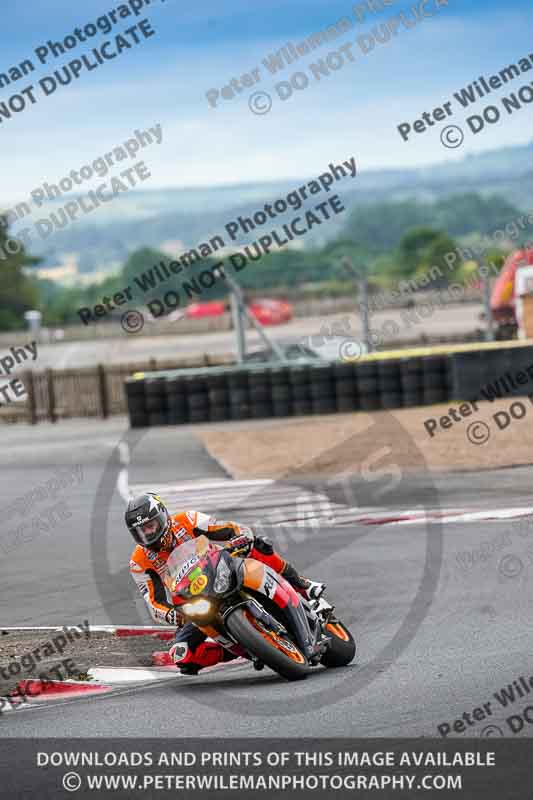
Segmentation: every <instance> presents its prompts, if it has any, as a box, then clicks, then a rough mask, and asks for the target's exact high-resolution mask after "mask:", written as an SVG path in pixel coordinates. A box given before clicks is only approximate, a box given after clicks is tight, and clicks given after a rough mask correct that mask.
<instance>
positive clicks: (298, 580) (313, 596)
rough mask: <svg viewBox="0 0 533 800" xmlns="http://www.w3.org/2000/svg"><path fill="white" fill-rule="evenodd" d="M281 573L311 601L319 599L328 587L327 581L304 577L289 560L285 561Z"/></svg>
mask: <svg viewBox="0 0 533 800" xmlns="http://www.w3.org/2000/svg"><path fill="white" fill-rule="evenodd" d="M281 575H282V576H283V577H284V578H285V580H286V581H288V583H290V585H291V586H292V587H293V588H294V589H296V591H297V592H298V593H299V594H301V595H302V597H305V599H306V600H309V601H310V602H313V601H315V600H318V599H319V598H320V597H321V595H322V594H323V593H324V591H325V589H326V584H325V583H319V582H318V581H312V580H310V578H304V577H303V575H300V574H299V573H298V572H297V571H296V569H295V568H294V567H293V565H292V564H289V562H288V561H286V562H285V566H284V567H283V569H282V570H281Z"/></svg>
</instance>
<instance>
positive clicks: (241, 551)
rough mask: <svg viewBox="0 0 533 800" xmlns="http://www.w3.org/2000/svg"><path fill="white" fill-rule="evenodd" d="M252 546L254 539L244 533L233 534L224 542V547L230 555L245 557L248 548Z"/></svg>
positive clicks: (248, 551) (248, 550)
mask: <svg viewBox="0 0 533 800" xmlns="http://www.w3.org/2000/svg"><path fill="white" fill-rule="evenodd" d="M253 546H254V541H253V539H251V538H250V537H249V536H247V535H246V534H245V535H243V536H235V537H234V538H233V539H230V540H229V541H228V542H226V543H225V545H224V547H225V549H226V550H228V551H229V553H230V554H231V555H232V556H240V557H241V558H246V556H247V555H248V554H249V553H250V550H251V549H252V547H253Z"/></svg>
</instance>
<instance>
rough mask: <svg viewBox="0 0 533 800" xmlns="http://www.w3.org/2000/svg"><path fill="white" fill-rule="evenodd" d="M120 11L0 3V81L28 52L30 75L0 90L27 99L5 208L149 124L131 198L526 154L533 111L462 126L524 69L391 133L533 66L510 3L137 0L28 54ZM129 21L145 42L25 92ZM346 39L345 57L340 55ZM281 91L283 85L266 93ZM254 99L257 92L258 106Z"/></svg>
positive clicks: (6, 147)
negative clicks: (291, 55)
mask: <svg viewBox="0 0 533 800" xmlns="http://www.w3.org/2000/svg"><path fill="white" fill-rule="evenodd" d="M126 1H127V0H126ZM131 1H133V2H137V3H138V4H139V5H140V4H141V2H142V0H131ZM146 1H147V0H144V2H145V3H146ZM385 1H386V2H387V3H388V5H387V6H386V5H385ZM369 3H370V0H369ZM438 3H441V5H440V6H437V4H438ZM120 5H121V3H120V2H116V3H113V0H91V3H90V4H88V5H87V7H86V8H87V10H85V9H82V7H81V6H79V5H77V4H72V3H71V2H70V1H69V2H67V0H48V2H47V3H46V4H42V3H41V2H40V0H26V2H25V3H24V4H17V5H15V4H10V5H9V7H8V8H6V9H4V12H3V26H2V27H3V31H2V35H3V47H2V56H1V59H0V73H6V72H8V70H9V68H10V67H13V66H15V65H17V64H19V63H20V62H22V61H23V60H24V59H28V58H29V59H31V60H32V62H33V63H34V65H35V66H36V69H35V71H34V72H32V73H31V74H30V75H28V76H26V77H22V78H21V79H20V80H17V81H14V82H13V83H11V85H10V86H5V87H4V88H2V89H0V107H1V104H2V103H3V102H5V103H7V102H8V101H9V99H10V98H11V96H12V95H14V94H18V93H19V92H20V90H21V89H23V88H25V87H26V86H29V85H32V86H34V87H35V88H34V96H35V97H36V98H37V99H36V102H35V103H34V104H31V103H30V102H29V101H28V102H27V105H26V108H25V109H24V110H23V111H21V112H19V113H13V114H12V117H11V118H10V119H2V121H1V122H0V137H2V139H3V142H2V143H3V147H2V183H3V190H4V191H3V204H4V205H9V204H11V203H13V202H14V201H20V200H22V199H24V198H26V197H27V196H28V194H29V193H30V192H31V191H32V190H33V189H35V188H36V187H37V186H40V185H41V184H42V183H43V182H44V181H49V182H51V183H53V182H57V181H59V180H60V179H61V178H62V177H63V176H65V175H68V174H69V172H70V170H72V169H79V168H80V167H81V166H82V165H83V164H87V163H91V162H92V161H94V159H95V158H98V157H99V156H102V155H103V154H104V153H105V152H108V151H109V150H110V149H112V148H114V147H116V146H117V145H119V144H121V143H122V142H124V141H125V140H126V139H128V138H129V137H131V136H132V132H133V131H134V130H136V129H141V130H142V129H147V128H149V127H153V126H155V125H157V124H161V126H162V130H163V140H162V142H161V144H160V145H155V144H154V145H152V146H151V147H149V148H146V150H145V151H144V152H143V154H142V157H143V159H144V160H145V163H146V165H147V167H148V169H149V172H150V178H149V180H147V181H146V182H144V183H143V184H142V187H140V188H143V189H159V188H169V187H180V186H184V187H187V186H217V185H227V184H235V183H244V182H249V181H250V182H251V181H263V180H273V179H289V178H292V177H301V176H312V175H315V174H318V173H321V172H323V171H324V169H326V168H327V165H328V164H329V163H330V162H332V161H333V162H338V161H343V160H345V159H349V158H350V157H351V156H354V157H355V158H356V160H357V162H358V165H359V170H362V169H364V170H367V171H369V170H372V169H379V168H384V167H398V168H405V167H413V166H419V165H426V164H433V163H440V162H443V161H446V160H455V159H460V158H464V157H465V156H466V155H468V154H469V153H478V152H482V151H485V150H490V149H494V148H496V147H501V146H507V145H510V144H525V143H527V142H528V141H529V139H530V138H531V137H530V134H529V133H528V131H529V130H530V126H531V120H532V115H533V106H527V105H526V106H524V107H523V108H522V109H521V110H520V112H519V113H516V114H513V115H512V116H510V115H509V114H507V113H505V114H502V117H501V119H500V121H499V122H498V123H497V124H494V125H489V124H487V125H486V126H485V128H484V130H483V131H481V132H480V133H479V134H477V135H474V134H473V133H472V132H471V131H470V130H469V128H468V126H467V124H466V122H465V120H466V118H467V117H468V116H470V115H471V114H474V113H476V114H479V113H480V111H481V110H482V109H483V108H484V106H486V105H489V104H492V103H498V104H499V99H500V97H502V96H505V95H507V94H508V93H509V92H511V91H513V90H514V91H516V90H518V88H520V87H521V86H523V85H525V84H529V83H531V81H532V80H533V70H532V72H531V73H527V74H524V75H523V76H521V77H520V78H519V79H517V81H515V82H514V83H513V86H512V87H511V86H508V87H504V88H503V89H502V90H499V91H494V92H493V93H492V94H491V96H490V97H489V98H486V99H485V100H480V101H479V102H478V103H477V104H476V107H475V108H472V109H470V110H465V109H462V108H460V107H459V106H458V104H457V102H453V116H451V117H450V118H449V119H447V120H446V121H445V122H442V123H440V124H435V125H434V126H432V127H430V128H428V129H427V130H426V131H424V132H423V133H420V134H416V133H414V132H412V133H411V135H410V138H409V140H408V141H407V142H404V141H403V140H402V138H401V137H400V135H399V133H398V130H397V126H398V125H400V124H402V123H409V124H411V126H413V125H414V122H415V120H417V119H419V118H421V115H422V113H423V112H424V111H427V112H432V111H433V109H435V108H437V107H440V106H442V105H443V103H445V102H446V101H450V100H451V99H452V98H453V94H454V92H457V91H458V90H460V89H461V88H462V87H464V86H467V85H468V84H469V83H471V81H472V80H474V79H476V78H477V77H478V76H480V75H485V76H490V75H492V74H494V73H497V72H499V71H500V70H501V69H502V68H504V67H505V66H507V65H508V64H511V63H516V62H518V61H519V60H520V59H521V58H523V57H525V56H527V55H528V54H529V53H531V54H532V59H533V40H532V37H531V36H530V31H531V24H530V21H529V20H530V17H531V11H530V10H529V9H528V5H527V3H526V2H525V1H523V0H517V1H516V2H514V1H512V2H510V3H505V4H504V3H497V2H495V1H494V0H448V2H447V3H446V0H425V5H423V4H422V2H421V0H374V2H373V5H374V8H379V7H380V6H381V10H380V11H379V12H377V13H370V12H369V11H368V8H366V9H365V5H366V3H365V0H362V1H361V2H356V3H352V2H344V1H343V0H328V2H327V3H326V2H324V0H285V2H282V0H254V3H253V4H252V3H251V1H250V0H225V2H224V3H220V2H215V1H214V0H198V2H196V3H180V2H177V0H150V3H149V4H148V5H145V7H144V8H143V9H142V11H141V12H140V13H139V15H138V16H133V15H132V16H130V17H128V18H124V19H119V20H118V24H117V25H115V26H114V27H113V30H112V31H111V32H110V33H108V34H103V33H99V34H98V35H97V36H94V37H93V38H90V39H88V40H87V41H86V42H85V43H78V45H77V46H76V47H75V48H74V49H72V50H70V51H67V52H66V54H65V55H63V56H59V57H58V58H53V57H52V56H49V58H48V60H47V62H46V63H45V64H40V63H39V61H38V59H37V57H36V55H35V50H36V48H38V47H39V46H44V45H46V42H47V41H48V40H49V39H50V40H53V41H59V42H62V41H63V40H64V39H65V37H66V36H68V35H69V34H71V33H72V32H73V31H74V29H75V28H76V27H81V28H83V26H85V25H86V24H88V23H95V21H96V20H97V19H98V18H99V17H101V16H103V15H106V14H108V13H109V12H110V11H111V10H113V9H118V7H119V6H120ZM370 5H372V3H370ZM422 5H423V7H424V9H425V10H426V11H427V12H428V13H431V14H432V15H433V16H427V17H423V18H421V19H419V21H418V22H417V24H415V25H414V27H412V28H410V29H408V28H406V27H404V26H403V25H400V27H399V29H398V32H397V35H396V36H394V37H392V38H391V39H390V41H388V42H383V43H380V42H379V41H376V32H377V33H378V35H379V31H380V30H381V27H380V26H382V25H383V24H386V23H388V21H390V20H391V19H392V18H393V17H394V16H395V15H399V14H400V12H403V13H404V14H405V15H406V16H407V17H408V19H410V20H412V19H413V18H414V17H413V12H412V11H410V9H412V8H413V7H415V8H419V9H421V8H422ZM528 11H529V14H528ZM343 18H344V19H348V20H350V21H351V23H352V27H351V29H350V30H348V31H346V32H345V33H343V34H342V35H340V36H339V37H338V38H336V39H334V40H331V41H329V42H326V43H325V44H323V45H322V46H321V47H319V48H317V49H315V50H313V51H312V52H310V53H309V54H308V55H302V56H301V57H300V58H299V59H298V61H297V62H295V63H293V64H292V65H288V66H285V68H284V69H283V70H282V71H280V72H278V73H277V74H275V75H273V74H270V72H269V70H268V69H267V67H266V66H265V65H264V64H263V59H266V58H267V57H268V55H269V54H271V53H273V52H275V51H276V50H277V49H278V48H280V47H282V46H283V45H285V44H286V43H287V42H293V43H296V42H301V41H302V40H304V39H305V38H306V37H308V36H310V35H312V34H315V33H317V32H319V31H321V30H323V29H325V28H327V27H328V26H331V25H335V24H336V23H337V22H338V21H339V20H340V19H343ZM143 19H147V20H148V21H149V25H150V27H151V29H153V31H154V32H155V33H154V35H153V36H151V37H150V38H147V39H144V37H143V36H142V33H140V32H139V30H138V28H136V31H137V34H136V35H137V36H140V37H141V44H138V45H135V46H133V47H131V48H130V49H125V50H124V52H122V53H121V54H120V55H119V56H118V57H117V58H115V59H113V60H106V61H104V63H103V64H102V65H101V66H99V67H98V68H97V69H94V70H92V71H87V70H85V69H83V70H82V72H81V74H80V77H79V78H78V79H77V80H76V81H73V82H72V83H70V84H69V85H68V86H62V85H59V86H58V88H57V90H56V91H55V92H54V93H53V94H51V95H50V96H44V94H43V91H42V89H40V87H39V86H38V82H39V81H40V80H41V79H42V78H43V77H45V76H53V75H54V70H58V69H61V68H62V67H63V66H64V65H65V64H68V62H69V61H72V60H73V59H75V58H79V57H80V55H82V54H84V53H85V54H89V53H90V52H91V50H92V48H93V47H100V46H101V45H102V44H103V42H104V41H106V40H109V41H110V42H111V44H110V45H109V48H111V49H112V50H113V51H114V49H115V47H116V45H115V36H116V34H119V33H120V34H122V35H126V34H124V33H123V32H124V30H125V29H126V28H128V27H130V26H131V25H135V24H137V26H138V24H139V22H140V21H141V20H143ZM376 29H377V31H376ZM131 36H132V35H128V39H129V41H132V39H131ZM359 37H364V39H363V40H360V39H359ZM372 40H373V41H374V47H373V49H372V50H371V51H370V52H366V53H365V52H363V50H362V47H363V45H362V44H361V41H362V42H364V43H365V47H366V48H369V43H370V41H372ZM349 43H351V46H350V48H346V49H345V50H344V51H339V47H341V46H343V45H348V44H349ZM109 48H108V51H107V52H109ZM339 53H340V55H339ZM348 53H350V54H351V56H352V58H353V61H350V60H349V58H348ZM330 54H332V55H331V58H330V64H333V65H334V66H336V67H337V68H334V66H333V67H332V66H330V67H329V74H328V75H326V76H324V75H322V77H320V80H317V78H316V77H315V76H314V74H313V73H312V71H311V65H312V64H313V63H314V64H316V63H317V62H319V61H320V60H321V59H324V60H325V59H327V57H328V56H329V55H330ZM331 59H333V60H331ZM93 60H94V57H93ZM339 65H340V66H339ZM254 69H257V70H259V80H258V81H257V82H256V83H255V85H254V86H253V87H251V88H246V87H243V91H242V92H241V93H238V94H236V95H235V96H234V97H233V98H232V99H224V98H223V97H222V96H221V95H219V97H218V98H217V104H216V107H212V106H210V104H209V102H208V100H207V98H206V93H207V92H208V91H209V90H218V92H221V91H222V89H223V87H224V86H225V85H227V84H228V83H229V81H231V79H232V78H237V79H240V77H241V76H242V75H243V74H245V73H251V71H252V70H254ZM326 69H328V68H327V63H326ZM298 72H299V73H300V78H299V80H300V81H302V80H306V79H307V81H308V85H307V86H306V88H305V89H300V90H298V89H294V88H293V89H292V94H291V96H290V97H289V98H288V99H284V100H282V99H281V97H280V92H283V91H285V92H287V86H290V84H289V83H288V82H289V81H290V79H291V77H292V76H293V75H294V73H298ZM317 74H318V75H320V73H317ZM302 75H303V76H304V77H302ZM296 80H298V78H297V79H296ZM281 81H283V82H285V83H284V86H283V87H281V88H280V87H278V88H276V84H279V83H280V82H281ZM225 91H226V92H227V91H228V90H227V89H226V90H225ZM255 92H262V93H265V92H266V93H268V95H270V98H271V103H272V107H271V110H270V111H269V112H268V113H261V114H258V113H252V111H251V110H250V107H249V102H251V101H250V95H252V94H253V93H255ZM284 96H285V95H284ZM15 102H17V101H15ZM266 102H267V100H266V96H265V95H264V94H262V95H261V96H259V97H257V98H256V103H257V107H256V108H257V109H258V110H264V108H265V104H266ZM500 107H501V105H500ZM448 124H454V125H458V126H460V127H461V128H462V129H463V131H464V135H465V139H464V142H463V144H462V146H461V147H459V148H457V149H448V148H445V147H443V145H442V143H441V139H440V132H441V129H442V128H443V127H444V126H445V125H448ZM454 136H455V134H454ZM127 166H130V164H128V165H127ZM97 183H101V180H98V181H97ZM88 185H89V184H88Z"/></svg>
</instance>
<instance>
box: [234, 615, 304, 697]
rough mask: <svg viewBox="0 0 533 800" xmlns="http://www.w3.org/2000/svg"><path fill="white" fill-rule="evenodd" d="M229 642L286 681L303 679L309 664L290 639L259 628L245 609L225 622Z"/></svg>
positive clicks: (260, 624) (262, 626) (260, 626)
mask: <svg viewBox="0 0 533 800" xmlns="http://www.w3.org/2000/svg"><path fill="white" fill-rule="evenodd" d="M226 627H227V629H228V631H229V632H230V633H231V635H232V636H233V638H234V639H235V640H236V641H237V642H239V644H241V645H242V646H243V647H244V649H245V650H247V652H248V653H250V655H252V656H257V658H258V659H259V660H260V661H262V662H263V663H264V664H266V665H267V667H270V669H272V670H274V672H277V673H278V675H281V676H282V678H286V679H287V680H288V681H300V680H302V679H303V678H305V677H306V675H307V672H308V669H309V664H308V661H307V659H306V657H305V656H304V654H303V653H302V652H301V651H300V650H299V649H298V647H296V645H295V644H294V642H292V641H291V640H290V639H288V638H286V637H284V636H280V635H279V634H277V633H274V631H272V630H270V629H269V628H267V627H266V625H263V624H262V623H261V622H260V621H259V620H258V619H256V618H255V617H254V615H253V614H252V612H251V611H250V610H249V609H248V608H242V607H240V608H237V609H235V611H234V612H233V613H232V614H230V616H229V617H228V618H227V619H226Z"/></svg>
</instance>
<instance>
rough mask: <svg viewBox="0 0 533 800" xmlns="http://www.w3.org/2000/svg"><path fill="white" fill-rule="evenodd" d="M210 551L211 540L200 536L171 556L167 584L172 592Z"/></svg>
mask: <svg viewBox="0 0 533 800" xmlns="http://www.w3.org/2000/svg"><path fill="white" fill-rule="evenodd" d="M208 549H209V539H207V537H206V536H199V537H198V538H197V539H188V540H187V541H186V542H184V543H183V544H180V546H179V547H176V549H175V550H174V551H173V552H172V553H171V554H170V556H169V559H168V561H167V571H166V574H165V584H166V585H167V587H168V588H169V589H170V590H171V591H172V590H173V589H174V587H175V586H176V585H177V584H178V583H179V582H180V581H181V580H182V579H183V578H184V577H185V575H187V574H188V573H189V572H190V571H191V570H192V569H194V566H195V564H197V563H198V562H199V561H200V559H201V558H202V556H203V555H204V554H205V553H206V552H207V550H208Z"/></svg>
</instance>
